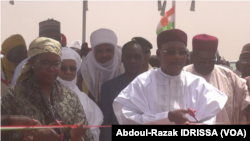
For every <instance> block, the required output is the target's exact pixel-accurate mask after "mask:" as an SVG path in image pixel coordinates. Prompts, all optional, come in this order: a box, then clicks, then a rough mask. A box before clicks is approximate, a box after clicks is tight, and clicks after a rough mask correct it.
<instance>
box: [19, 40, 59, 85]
mask: <svg viewBox="0 0 250 141" xmlns="http://www.w3.org/2000/svg"><path fill="white" fill-rule="evenodd" d="M47 52H51V53H55V54H57V55H58V56H60V57H61V56H62V50H61V44H60V43H59V42H58V41H56V40H54V39H51V38H46V37H39V38H36V39H35V40H34V41H32V42H31V44H30V46H29V50H28V57H29V59H30V58H32V57H34V56H37V55H39V54H42V53H47ZM28 62H29V61H28V60H27V62H26V63H24V64H23V66H22V69H21V72H20V73H19V76H18V78H17V82H20V81H22V80H24V79H26V78H28V77H29V76H28V75H27V72H28V71H30V69H31V66H30V64H29V63H28Z"/></svg>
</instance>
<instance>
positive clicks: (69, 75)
mask: <svg viewBox="0 0 250 141" xmlns="http://www.w3.org/2000/svg"><path fill="white" fill-rule="evenodd" d="M76 71H77V67H76V61H75V60H70V59H65V60H63V63H62V65H61V71H60V73H59V77H60V78H61V79H63V80H65V81H72V80H74V79H75V77H76Z"/></svg>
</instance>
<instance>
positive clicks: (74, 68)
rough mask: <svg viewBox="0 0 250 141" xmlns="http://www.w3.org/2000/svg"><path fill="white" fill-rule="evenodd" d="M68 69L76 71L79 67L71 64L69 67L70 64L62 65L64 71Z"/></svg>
mask: <svg viewBox="0 0 250 141" xmlns="http://www.w3.org/2000/svg"><path fill="white" fill-rule="evenodd" d="M68 69H69V70H70V71H71V72H75V71H76V69H77V68H76V67H75V66H69V67H68V66H62V67H61V71H63V72H66V71H67V70H68Z"/></svg>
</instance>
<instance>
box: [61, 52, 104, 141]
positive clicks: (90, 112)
mask: <svg viewBox="0 0 250 141" xmlns="http://www.w3.org/2000/svg"><path fill="white" fill-rule="evenodd" d="M61 59H62V61H63V60H66V59H70V60H75V61H76V67H77V70H79V69H80V66H81V58H80V56H79V54H78V53H77V52H76V51H74V50H73V49H71V48H66V47H63V48H62V57H61ZM76 79H77V77H75V79H74V80H73V81H65V80H62V79H61V78H60V77H57V80H58V81H60V82H61V84H63V85H64V86H66V87H68V88H70V89H71V90H72V91H74V92H75V93H76V94H77V95H78V98H79V100H80V102H81V104H82V106H83V109H84V112H85V115H86V118H87V120H88V123H89V125H95V126H97V125H101V124H102V122H103V114H102V111H101V110H100V108H99V107H98V106H97V105H96V104H95V103H94V102H93V101H92V100H91V99H90V98H89V97H88V96H87V94H85V93H84V92H81V91H80V90H79V88H78V87H77V85H76ZM91 131H92V133H93V135H94V138H95V141H99V135H100V129H99V128H96V127H92V128H91Z"/></svg>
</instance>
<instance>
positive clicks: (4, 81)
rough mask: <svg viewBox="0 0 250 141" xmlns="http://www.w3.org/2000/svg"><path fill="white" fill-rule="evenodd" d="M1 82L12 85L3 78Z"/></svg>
mask: <svg viewBox="0 0 250 141" xmlns="http://www.w3.org/2000/svg"><path fill="white" fill-rule="evenodd" d="M1 81H2V82H3V83H5V84H6V85H8V86H9V85H10V83H9V82H8V81H6V80H4V79H3V78H1Z"/></svg>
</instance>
